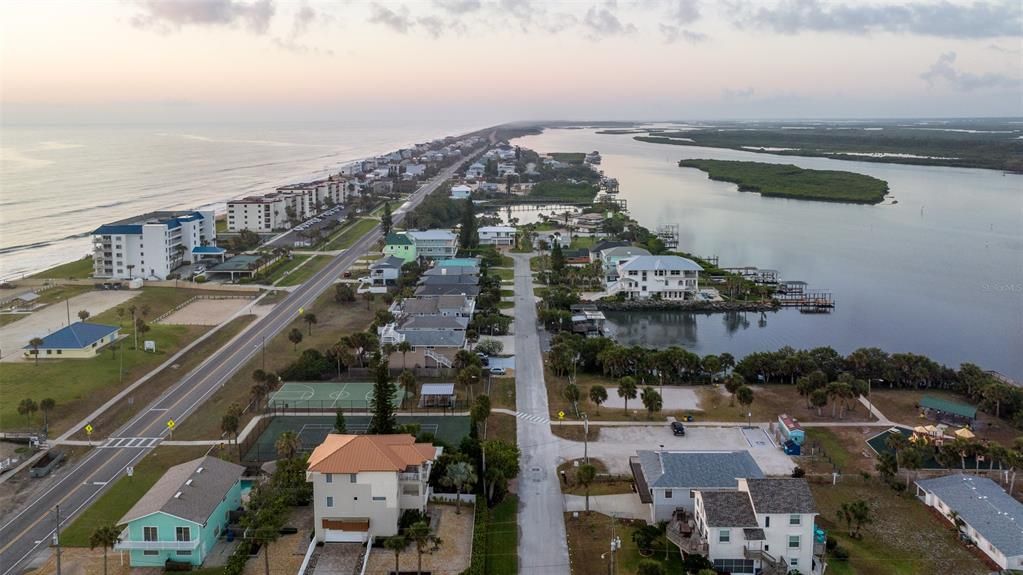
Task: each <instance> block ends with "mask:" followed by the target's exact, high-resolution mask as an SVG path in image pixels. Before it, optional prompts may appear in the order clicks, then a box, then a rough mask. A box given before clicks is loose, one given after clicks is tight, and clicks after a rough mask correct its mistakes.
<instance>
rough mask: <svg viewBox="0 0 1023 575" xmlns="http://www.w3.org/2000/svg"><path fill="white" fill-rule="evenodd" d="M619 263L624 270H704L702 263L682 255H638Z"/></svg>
mask: <svg viewBox="0 0 1023 575" xmlns="http://www.w3.org/2000/svg"><path fill="white" fill-rule="evenodd" d="M619 265H620V266H621V267H622V270H624V271H629V270H637V271H639V270H680V271H696V272H699V271H703V268H702V267H700V264H698V263H696V262H694V261H693V260H691V259H688V258H683V257H681V256H636V257H634V258H631V259H629V260H625V261H623V262H621V263H619Z"/></svg>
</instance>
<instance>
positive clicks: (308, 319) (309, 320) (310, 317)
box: [302, 313, 316, 335]
mask: <svg viewBox="0 0 1023 575" xmlns="http://www.w3.org/2000/svg"><path fill="white" fill-rule="evenodd" d="M302 321H304V322H305V323H306V325H307V326H309V335H313V324H315V323H316V314H315V313H304V314H302Z"/></svg>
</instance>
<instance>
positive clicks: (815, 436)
mask: <svg viewBox="0 0 1023 575" xmlns="http://www.w3.org/2000/svg"><path fill="white" fill-rule="evenodd" d="M806 438H807V439H809V440H813V441H817V442H819V443H820V444H821V447H823V448H824V452H825V453H827V454H828V457H830V458H831V462H832V463H833V464H834V465H835V466H837V467H838V468H839V469H842V470H845V469H846V467H845V465H846V463H847V462H848V460H849V452H848V451H847V450H846V449H845V447H844V446H843V445H842V443H841V442H840V441H839V439H838V437H836V436H835V434H834V433H833V432H831V431H830V430H828V429H827V428H825V427H812V428H809V429H807V430H806Z"/></svg>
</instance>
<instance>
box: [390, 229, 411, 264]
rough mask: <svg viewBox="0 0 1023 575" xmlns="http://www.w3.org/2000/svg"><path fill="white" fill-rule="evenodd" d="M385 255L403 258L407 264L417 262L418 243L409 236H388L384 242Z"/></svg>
mask: <svg viewBox="0 0 1023 575" xmlns="http://www.w3.org/2000/svg"><path fill="white" fill-rule="evenodd" d="M384 255H385V256H394V257H396V258H401V259H402V260H404V261H405V263H409V262H411V261H415V259H416V243H415V242H414V241H412V238H410V237H408V235H407V234H387V238H386V239H385V240H384Z"/></svg>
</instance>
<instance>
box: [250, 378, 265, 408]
mask: <svg viewBox="0 0 1023 575" xmlns="http://www.w3.org/2000/svg"><path fill="white" fill-rule="evenodd" d="M249 395H251V396H252V402H253V403H255V404H256V408H259V407H261V406H262V404H263V398H264V397H266V384H265V383H253V384H252V387H251V388H250V389H249Z"/></svg>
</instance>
